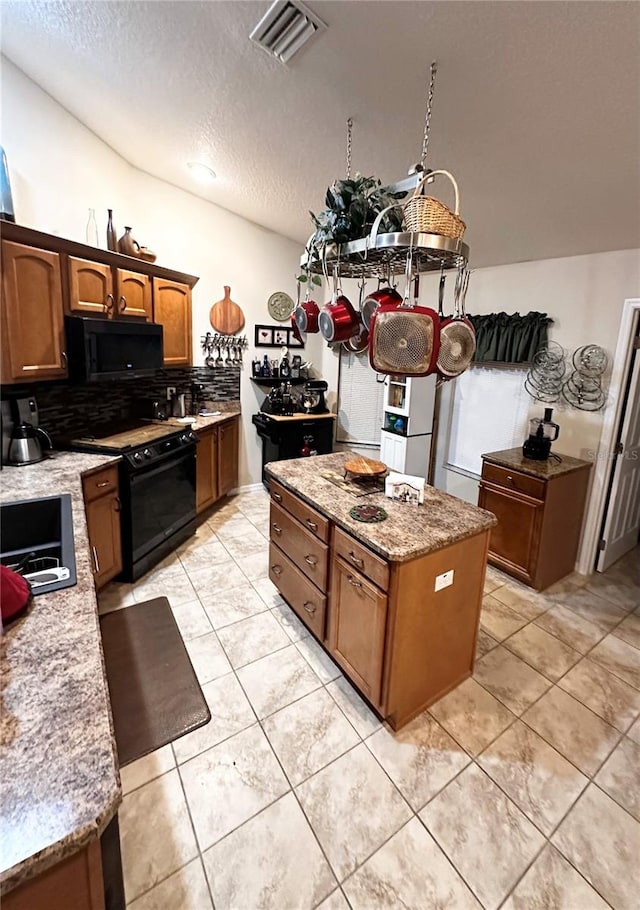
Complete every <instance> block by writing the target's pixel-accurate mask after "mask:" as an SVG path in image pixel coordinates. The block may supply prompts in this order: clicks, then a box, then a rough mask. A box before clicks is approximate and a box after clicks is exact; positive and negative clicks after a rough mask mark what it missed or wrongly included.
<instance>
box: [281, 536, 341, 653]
mask: <svg viewBox="0 0 640 910" xmlns="http://www.w3.org/2000/svg"><path fill="white" fill-rule="evenodd" d="M269 578H270V579H271V581H272V582H273V583H274V585H275V586H276V588H277V589H278V590H279V591H280V593H281V594H282V596H283V597H284V599H285V600H286V601H287V603H288V604H289V606H290V607H291V608H292V609H293V610H295V612H296V613H297V614H298V616H299V617H300V619H301V620H302V621H303V623H304V624H305V625H306V626H308V627H309V629H311V631H312V632H313V633H314V634H315V635H316V636H317V637H318V638H319V639H320V641H324V623H325V613H326V609H327V598H326V597H325V596H324V594H321V593H320V591H318V589H317V588H316V586H315V585H314V584H312V583H311V582H310V581H309V580H308V579H307V578H305V576H304V575H303V574H302V572H300V571H299V569H297V568H296V567H295V566H294V564H293V563H292V562H291V560H290V559H289V558H288V557H287V556H285V554H284V553H283V552H282V550H280V548H279V547H277V546H276V545H275V544H274V543H273V542H272V543H271V546H270V547H269Z"/></svg>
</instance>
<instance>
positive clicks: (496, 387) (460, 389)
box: [447, 365, 529, 476]
mask: <svg viewBox="0 0 640 910" xmlns="http://www.w3.org/2000/svg"><path fill="white" fill-rule="evenodd" d="M526 375H527V371H526V370H524V369H514V368H508V367H495V366H491V367H488V366H480V365H477V366H472V367H470V369H468V370H467V371H466V372H465V373H463V374H462V375H461V376H459V377H458V378H457V379H456V380H455V387H454V391H453V395H452V396H451V412H450V424H449V427H450V430H449V446H448V453H447V462H448V465H449V466H450V467H453V468H460V469H461V470H463V471H468V472H470V473H471V474H476V475H478V476H480V473H481V471H482V458H481V455H482V454H483V453H484V452H498V451H500V450H501V449H511V448H513V447H514V446H520V445H522V443H523V442H524V440H525V438H526V435H527V417H528V412H529V396H528V395H527V393H526V391H525V389H524V380H525V377H526Z"/></svg>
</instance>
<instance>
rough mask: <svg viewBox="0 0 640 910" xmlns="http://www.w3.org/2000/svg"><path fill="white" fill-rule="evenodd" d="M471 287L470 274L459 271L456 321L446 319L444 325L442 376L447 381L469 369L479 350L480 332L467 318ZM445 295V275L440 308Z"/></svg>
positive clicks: (439, 368)
mask: <svg viewBox="0 0 640 910" xmlns="http://www.w3.org/2000/svg"><path fill="white" fill-rule="evenodd" d="M468 285H469V271H468V270H467V269H464V270H463V269H460V270H458V274H457V276H456V285H455V292H454V300H455V313H454V317H453V319H447V320H444V321H443V322H442V323H441V325H440V351H439V353H438V373H440V375H441V376H442V377H443V378H445V379H454V378H455V377H456V376H460V374H461V373H464V371H465V370H466V369H467V368H468V367H469V365H470V364H471V361H472V360H473V355H474V354H475V350H476V333H475V331H474V329H473V326H472V324H471V322H470V321H469V320H468V319H467V318H466V317H465V315H464V299H465V297H466V294H467V287H468ZM443 292H444V272H443V273H442V274H441V276H440V306H441V307H442V297H443Z"/></svg>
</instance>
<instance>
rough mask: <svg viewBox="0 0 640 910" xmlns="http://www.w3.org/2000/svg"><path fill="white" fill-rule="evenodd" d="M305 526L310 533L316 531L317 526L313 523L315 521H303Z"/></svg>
mask: <svg viewBox="0 0 640 910" xmlns="http://www.w3.org/2000/svg"><path fill="white" fill-rule="evenodd" d="M305 524H306V526H307V527H308V528H311V530H312V531H317V530H318V525H317V524H316V523H315V521H311V519H310V518H307V519H305Z"/></svg>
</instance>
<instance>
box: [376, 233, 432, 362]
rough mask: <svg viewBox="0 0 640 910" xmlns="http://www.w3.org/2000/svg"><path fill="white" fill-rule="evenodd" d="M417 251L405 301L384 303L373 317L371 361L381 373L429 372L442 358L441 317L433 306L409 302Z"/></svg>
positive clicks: (409, 269) (409, 268)
mask: <svg viewBox="0 0 640 910" xmlns="http://www.w3.org/2000/svg"><path fill="white" fill-rule="evenodd" d="M412 263H413V255H412V250H411V248H410V249H409V253H408V255H407V269H406V276H405V278H406V287H405V295H404V299H403V301H402V303H400V304H396V303H382V304H380V305H379V306H378V308H377V309H376V310H375V312H374V313H373V316H372V317H371V325H370V329H369V362H370V363H371V366H372V367H373V369H374V370H376V372H378V373H387V374H391V373H396V374H398V375H401V376H428V375H429V374H430V373H433V372H435V369H436V364H437V361H438V349H439V346H440V343H439V319H438V314H437V313H436V312H435V310H432V309H431V308H430V307H423V306H417V305H414V304H411V303H409V297H410V294H411V272H412Z"/></svg>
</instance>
